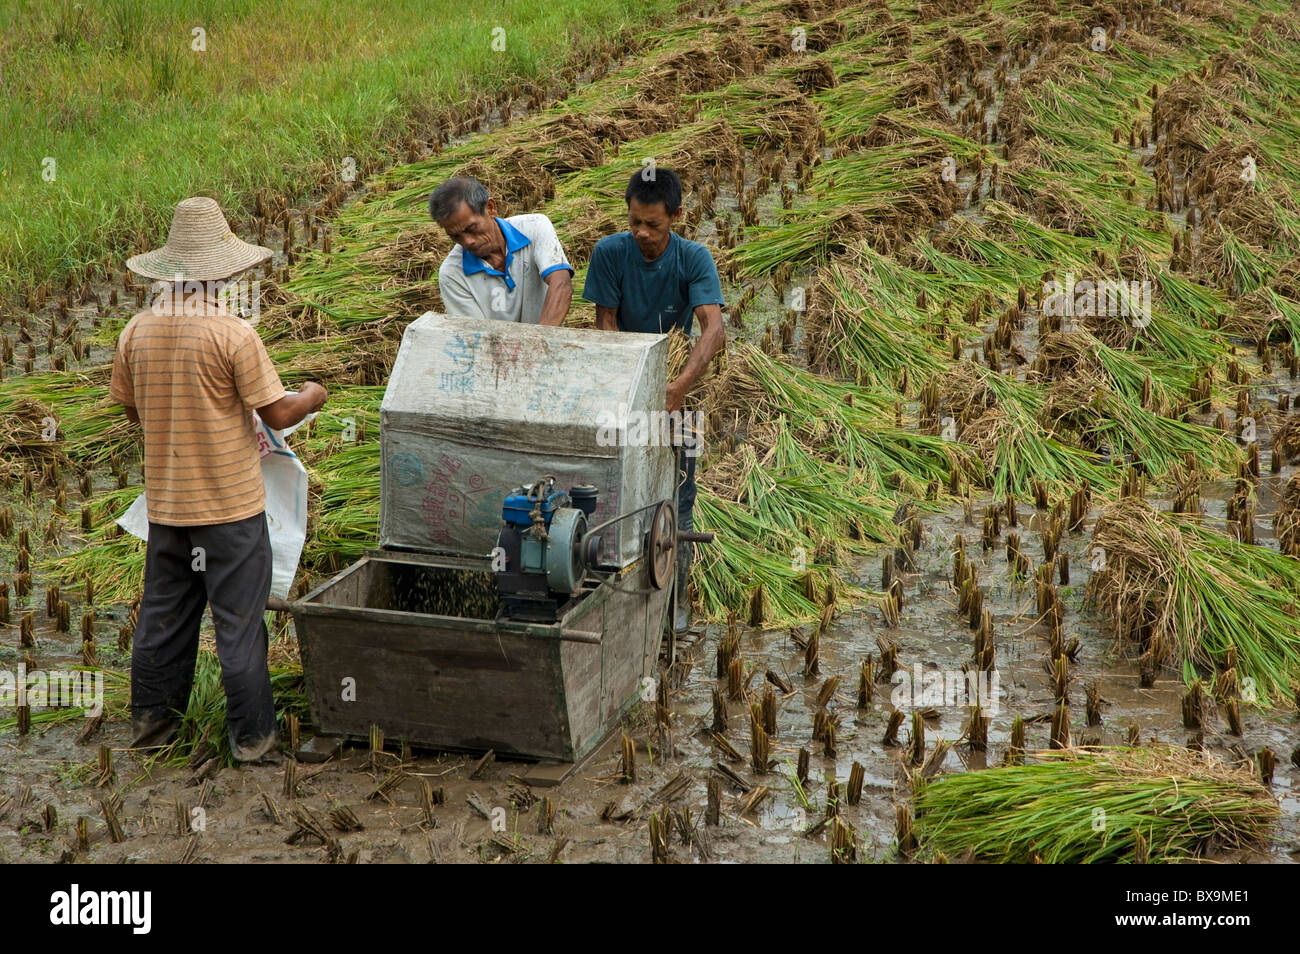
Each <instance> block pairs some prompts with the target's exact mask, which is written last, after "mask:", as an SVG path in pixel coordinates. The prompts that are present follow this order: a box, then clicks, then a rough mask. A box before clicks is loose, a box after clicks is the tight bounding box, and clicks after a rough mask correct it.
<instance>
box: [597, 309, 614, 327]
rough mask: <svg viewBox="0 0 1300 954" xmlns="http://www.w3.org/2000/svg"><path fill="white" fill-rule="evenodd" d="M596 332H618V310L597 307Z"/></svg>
mask: <svg viewBox="0 0 1300 954" xmlns="http://www.w3.org/2000/svg"><path fill="white" fill-rule="evenodd" d="M596 330H597V331H618V309H617V308H606V307H605V306H604V305H597V306H596Z"/></svg>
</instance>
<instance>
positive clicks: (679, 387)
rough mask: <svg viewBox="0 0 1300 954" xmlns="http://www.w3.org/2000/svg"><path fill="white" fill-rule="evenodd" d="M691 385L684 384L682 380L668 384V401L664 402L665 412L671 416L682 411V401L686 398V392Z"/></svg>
mask: <svg viewBox="0 0 1300 954" xmlns="http://www.w3.org/2000/svg"><path fill="white" fill-rule="evenodd" d="M689 389H690V385H688V384H685V383H683V381H682V379H681V378H678V379H677V380H675V381H670V382H669V384H668V395H667V398H668V399H667V400H666V401H665V402H664V410H665V411H667V412H668V413H669V414H671V413H672V412H673V411H680V410H681V409H682V401H683V399H685V397H686V392H687V391H688V390H689Z"/></svg>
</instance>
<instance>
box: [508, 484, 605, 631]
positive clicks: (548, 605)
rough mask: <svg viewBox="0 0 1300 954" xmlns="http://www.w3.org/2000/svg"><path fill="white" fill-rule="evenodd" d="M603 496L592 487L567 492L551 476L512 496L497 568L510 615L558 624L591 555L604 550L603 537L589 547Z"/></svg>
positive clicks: (516, 617)
mask: <svg viewBox="0 0 1300 954" xmlns="http://www.w3.org/2000/svg"><path fill="white" fill-rule="evenodd" d="M597 495H598V491H597V489H596V488H595V487H594V486H593V485H591V484H577V485H575V486H573V487H570V488H569V491H568V493H565V492H564V491H562V490H557V489H556V487H555V478H554V477H545V478H543V479H542V480H539V481H537V482H535V483H532V484H525V485H524V486H522V487H517V488H516V489H515V490H513V491H511V492H510V494H509V495H508V496H507V497H506V499H505V504H504V505H503V506H502V508H501V519H502V522H503V526H502V528H501V532H500V534H499V535H498V536H497V549H496V551H494V553H493V568H494V569H495V570H496V581H497V591H498V593H500V595H501V602H502V604H503V605H504V608H505V615H506V616H507V617H509V618H511V619H519V620H526V621H533V622H543V623H553V622H555V621H556V620H558V619H559V618H560V615H561V610H562V608H563V607H564V606H565V604H567V603H568V602H569V600H570V599H571V598H572V597H573V596H574V595H576V594H577V593H578V592H579V591H580V590H581V589H582V582H583V578H584V577H585V576H586V567H587V554H594V553H595V552H596V550H597V549H598V548H599V539H598V538H596V539H593V540H591V541H587V542H586V543H585V544H584V540H585V538H586V536H587V518H588V517H590V516H591V515H592V513H594V512H595V510H596V498H597ZM584 550H585V551H586V552H585V553H584Z"/></svg>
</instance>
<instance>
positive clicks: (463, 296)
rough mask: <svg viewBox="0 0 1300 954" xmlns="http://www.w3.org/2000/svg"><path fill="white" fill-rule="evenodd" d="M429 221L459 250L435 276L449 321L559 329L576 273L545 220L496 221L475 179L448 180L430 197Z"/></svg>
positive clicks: (537, 217) (493, 209) (540, 217)
mask: <svg viewBox="0 0 1300 954" xmlns="http://www.w3.org/2000/svg"><path fill="white" fill-rule="evenodd" d="M429 215H431V216H432V217H433V219H434V221H435V222H437V223H438V224H439V225H441V226H442V227H443V230H444V231H446V233H447V235H448V237H449V238H450V239H451V240H452V241H453V242H455V243H456V247H455V248H453V249H452V250H451V252H450V253H449V254H448V255H447V258H446V259H445V260H444V261H443V263H442V265H441V267H439V269H438V293H439V294H440V295H441V296H442V303H443V306H444V308H445V310H446V312H447V314H449V315H465V316H468V317H470V318H499V319H501V320H502V321H524V322H528V323H530V324H539V325H559V324H560V323H562V322H563V321H564V316H565V315H567V314H568V313H569V303H570V301H571V300H572V298H573V282H572V279H573V267H572V266H571V265H570V264H569V263H568V262H567V261H566V260H565V258H564V248H563V247H562V246H561V245H560V240H559V238H558V237H557V236H556V234H555V228H554V226H552V225H551V220H550V219H548V218H547V217H546V216H544V215H540V214H533V215H512V216H510V218H508V219H500V218H497V204H496V200H495V199H493V198H492V197H491V196H490V195H488V191H487V189H486V188H484V187H483V184H482V183H481V182H479V181H478V180H477V179H472V178H469V177H467V176H464V177H462V176H457V177H456V178H453V179H448V180H447V181H446V182H444V183H443V184H442V185H440V186H438V188H437V189H435V190H434V191H433V195H431V196H429Z"/></svg>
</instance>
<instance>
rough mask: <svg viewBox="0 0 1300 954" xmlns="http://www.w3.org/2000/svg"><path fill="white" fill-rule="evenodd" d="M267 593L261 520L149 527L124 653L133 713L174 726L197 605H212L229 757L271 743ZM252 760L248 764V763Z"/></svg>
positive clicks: (188, 675) (189, 664)
mask: <svg viewBox="0 0 1300 954" xmlns="http://www.w3.org/2000/svg"><path fill="white" fill-rule="evenodd" d="M270 592H271V538H270V534H269V532H268V530H267V526H266V514H265V513H259V514H257V515H256V516H252V517H248V518H246V519H244V520H236V521H234V522H233V523H219V524H211V525H208V526H200V527H172V526H165V525H163V524H159V523H153V522H150V524H149V543H148V547H147V549H146V551H145V562H144V596H143V598H142V599H141V601H140V613H139V616H138V618H137V622H136V627H135V644H134V647H133V649H132V652H131V715H132V717H133V718H134V719H140V718H144V719H146V720H148V719H152V720H163V719H167V718H173V716H172V715H171V712H172V711H173V710H175V711H179V712H184V711H185V709H186V707H187V706H188V704H189V698H190V690H191V688H192V687H193V685H194V663H195V659H196V658H197V656H198V650H199V622H200V620H201V619H202V617H203V607H204V605H205V604H210V605H211V607H212V621H213V624H214V627H215V629H216V642H217V658H218V659H219V660H220V661H221V680H222V684H223V685H224V686H225V690H226V727H227V732H228V734H229V737H230V747H231V750H232V751H233V752H234V753H235V757H236V758H241V756H245V755H247V753H250V752H254V751H257V752H258V754H260V752H261V751H264V750H265V748H266V747H267V743H268V741H270V740H273V739H278V732H277V729H276V723H275V704H274V702H273V701H272V699H271V676H270V671H269V670H268V668H267V663H266V651H267V641H268V637H267V632H266V623H265V621H264V618H263V615H262V614H263V613H264V612H265V610H266V598H267V596H268V595H269V594H270ZM249 757H252V756H249Z"/></svg>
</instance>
